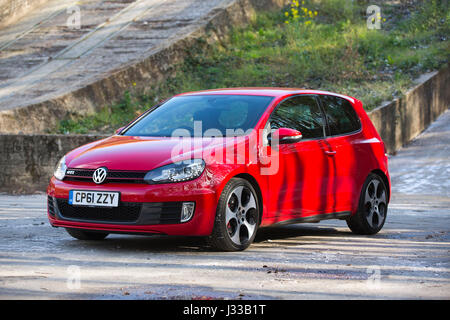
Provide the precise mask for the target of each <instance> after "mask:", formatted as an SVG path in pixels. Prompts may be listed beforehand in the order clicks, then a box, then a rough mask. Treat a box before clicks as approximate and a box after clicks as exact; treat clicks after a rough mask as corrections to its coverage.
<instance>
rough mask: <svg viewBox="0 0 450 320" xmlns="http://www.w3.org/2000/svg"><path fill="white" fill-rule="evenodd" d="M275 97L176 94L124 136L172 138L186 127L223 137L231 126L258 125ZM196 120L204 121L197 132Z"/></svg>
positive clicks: (244, 128) (250, 127) (242, 128)
mask: <svg viewBox="0 0 450 320" xmlns="http://www.w3.org/2000/svg"><path fill="white" fill-rule="evenodd" d="M272 100H273V97H265V96H244V95H203V96H180V97H174V98H172V99H170V100H169V101H167V102H166V103H164V104H163V105H161V106H160V107H158V108H156V109H155V110H153V111H151V112H150V113H148V114H147V115H146V116H145V117H143V118H142V119H141V120H139V121H138V122H137V123H135V124H134V125H133V126H132V127H131V128H130V129H128V130H127V131H126V132H125V134H124V135H126V136H153V137H171V136H172V134H173V133H174V131H175V130H176V129H186V130H188V131H189V132H190V134H191V136H194V135H195V136H203V135H204V134H205V131H207V130H210V129H212V130H213V131H215V132H220V133H221V135H222V136H225V135H226V134H227V129H229V130H234V131H236V130H239V131H241V130H242V131H241V132H242V133H244V132H246V131H247V130H249V129H253V128H254V127H255V125H256V124H257V123H258V120H259V118H260V117H261V115H262V114H263V113H264V111H265V110H266V108H267V107H268V106H269V104H270V102H271V101H272ZM194 122H200V123H201V129H202V130H201V131H199V130H196V131H194ZM198 124H199V123H197V124H196V125H197V128H199V125H198ZM209 133H210V134H211V131H210V132H209ZM237 135H241V134H237Z"/></svg>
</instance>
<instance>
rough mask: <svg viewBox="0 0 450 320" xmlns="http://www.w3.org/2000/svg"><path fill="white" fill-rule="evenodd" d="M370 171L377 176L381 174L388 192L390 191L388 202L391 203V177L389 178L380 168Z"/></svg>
mask: <svg viewBox="0 0 450 320" xmlns="http://www.w3.org/2000/svg"><path fill="white" fill-rule="evenodd" d="M370 173H374V174H376V175H377V176H379V177H380V178H381V180H383V182H384V185H385V186H386V190H387V193H388V203H389V202H390V200H391V186H390V184H389V179H388V177H387V176H386V174H385V173H384V172H383V171H382V170H380V169H375V170H372V171H371V172H370Z"/></svg>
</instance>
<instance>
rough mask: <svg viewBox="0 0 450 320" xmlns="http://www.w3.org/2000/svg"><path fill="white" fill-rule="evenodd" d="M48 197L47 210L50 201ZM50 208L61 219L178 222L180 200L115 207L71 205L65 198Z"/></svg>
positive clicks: (141, 223) (132, 203)
mask: <svg viewBox="0 0 450 320" xmlns="http://www.w3.org/2000/svg"><path fill="white" fill-rule="evenodd" d="M51 199H52V198H51V197H49V200H48V203H49V212H50V202H51V203H52V204H53V203H54V202H53V201H51ZM56 204H57V208H55V207H54V206H53V207H52V210H53V212H54V214H56V213H58V215H59V216H60V217H61V218H62V219H68V220H77V221H85V222H99V223H127V224H135V225H156V224H178V223H180V221H181V207H182V205H183V203H182V202H147V203H135V202H121V203H120V205H119V206H118V207H115V208H101V207H83V206H73V205H71V204H69V203H68V201H67V199H56Z"/></svg>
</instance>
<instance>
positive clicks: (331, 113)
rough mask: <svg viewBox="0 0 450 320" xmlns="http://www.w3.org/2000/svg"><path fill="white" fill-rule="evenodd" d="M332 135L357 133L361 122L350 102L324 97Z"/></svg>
mask: <svg viewBox="0 0 450 320" xmlns="http://www.w3.org/2000/svg"><path fill="white" fill-rule="evenodd" d="M322 102H323V107H324V111H325V114H326V117H327V121H328V126H329V128H330V129H329V130H330V133H329V134H330V135H332V136H335V135H340V134H346V133H350V132H354V131H357V130H359V129H360V128H361V122H360V120H359V118H358V115H357V114H356V112H355V110H354V109H353V107H352V105H351V104H350V102H348V101H347V100H345V99H342V98H339V97H333V96H323V97H322Z"/></svg>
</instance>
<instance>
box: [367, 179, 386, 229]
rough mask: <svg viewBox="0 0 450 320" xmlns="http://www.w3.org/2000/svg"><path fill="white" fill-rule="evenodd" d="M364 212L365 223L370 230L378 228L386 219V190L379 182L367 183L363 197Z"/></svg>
mask: <svg viewBox="0 0 450 320" xmlns="http://www.w3.org/2000/svg"><path fill="white" fill-rule="evenodd" d="M364 210H365V216H366V220H367V223H368V224H369V226H370V227H371V228H378V227H379V226H380V225H382V224H383V223H384V219H385V218H386V210H387V201H386V190H385V188H384V186H383V185H382V184H381V183H380V181H379V180H376V179H373V180H371V181H370V182H369V184H368V185H367V188H366V192H365V196H364Z"/></svg>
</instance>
